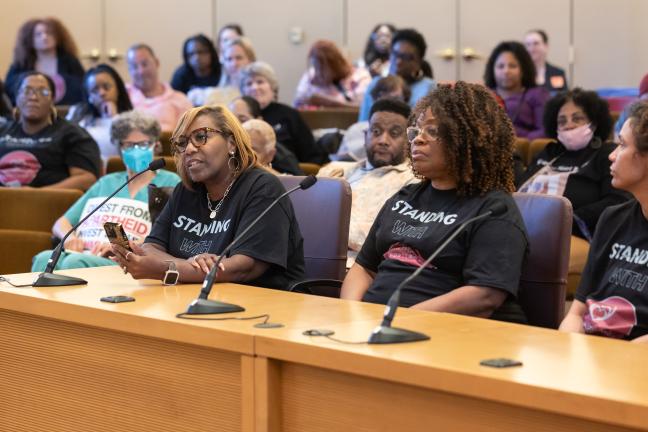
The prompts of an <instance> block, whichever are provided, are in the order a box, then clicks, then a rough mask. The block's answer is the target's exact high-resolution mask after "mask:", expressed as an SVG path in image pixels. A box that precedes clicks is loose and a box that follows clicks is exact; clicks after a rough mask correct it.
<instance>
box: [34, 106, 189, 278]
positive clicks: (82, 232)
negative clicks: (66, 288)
mask: <svg viewBox="0 0 648 432" xmlns="http://www.w3.org/2000/svg"><path fill="white" fill-rule="evenodd" d="M110 136H111V139H112V141H113V142H114V143H115V145H116V146H118V148H119V152H120V155H121V157H122V160H123V161H124V165H126V171H121V172H116V173H112V174H108V175H106V176H103V177H101V178H100V179H99V181H98V182H97V183H95V184H94V186H92V187H91V188H90V189H89V190H88V191H87V192H86V193H85V194H84V195H83V196H82V197H81V198H79V200H78V201H77V202H76V203H74V204H73V205H72V207H70V209H68V211H67V212H65V214H64V215H63V216H61V217H60V218H59V219H58V220H57V221H56V222H55V223H54V227H53V228H52V232H53V234H54V236H56V237H58V238H62V237H63V236H64V235H65V234H66V233H67V232H68V231H69V230H71V229H72V227H73V226H74V225H75V224H76V223H77V222H78V221H80V220H81V219H82V218H83V217H84V216H85V215H86V214H87V213H89V212H90V211H91V210H92V209H94V208H95V207H96V206H97V205H99V204H100V203H101V201H103V200H104V199H105V198H106V197H107V196H108V195H110V194H111V193H113V192H114V191H115V190H116V189H118V188H119V187H120V186H121V185H122V184H124V183H125V182H126V180H128V179H129V178H131V177H132V176H134V175H135V174H136V173H138V172H139V171H142V170H144V169H146V168H147V167H148V165H149V164H150V163H151V161H153V154H154V150H155V147H156V146H159V145H160V144H159V137H160V124H159V123H158V122H157V120H155V119H154V118H153V117H151V116H148V115H145V114H142V113H140V112H137V111H128V112H125V113H123V114H119V115H118V116H116V117H115V118H114V119H113V122H112V125H111V130H110ZM179 182H180V177H178V175H177V174H175V173H172V172H169V171H165V170H160V171H157V172H152V171H149V172H146V173H144V174H142V175H141V176H139V177H137V178H136V179H135V180H133V181H132V182H131V183H129V185H128V186H127V187H125V188H124V189H122V190H121V191H120V192H119V193H118V194H117V195H115V197H114V198H113V199H111V200H110V201H108V202H107V203H106V204H105V205H104V206H103V207H102V208H101V209H99V210H98V211H97V213H95V214H94V215H93V216H92V217H91V218H90V219H88V220H87V221H86V222H85V223H84V224H83V225H81V227H79V229H78V230H77V231H76V232H75V233H73V234H72V235H70V236H69V237H68V239H67V240H66V242H65V245H64V247H65V252H63V253H62V254H61V258H60V259H59V262H58V264H57V267H56V268H57V269H71V268H81V267H99V266H107V265H115V262H114V261H111V260H110V259H108V257H110V256H111V255H112V250H111V248H110V243H109V242H108V239H107V238H106V235H105V231H104V223H105V222H117V223H120V224H121V226H122V227H123V228H124V230H125V231H126V234H127V235H128V236H129V237H130V238H131V239H132V240H134V241H135V242H141V241H142V240H143V239H144V238H145V237H146V236H147V235H148V234H149V233H150V231H151V217H150V214H149V211H148V185H149V184H150V183H154V184H155V185H157V186H159V187H163V186H169V187H172V186H175V185H176V184H178V183H179ZM51 254H52V251H51V250H47V251H43V252H41V253H39V254H38V255H36V256H35V257H34V261H33V264H32V271H43V270H44V269H45V267H46V265H47V260H48V259H49V257H50V256H51Z"/></svg>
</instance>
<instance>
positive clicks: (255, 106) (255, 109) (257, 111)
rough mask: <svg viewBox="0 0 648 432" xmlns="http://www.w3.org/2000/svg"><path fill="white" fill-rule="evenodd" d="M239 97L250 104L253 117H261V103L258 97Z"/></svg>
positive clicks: (249, 107)
mask: <svg viewBox="0 0 648 432" xmlns="http://www.w3.org/2000/svg"><path fill="white" fill-rule="evenodd" d="M238 99H241V100H242V101H243V102H245V104H246V105H247V106H248V109H249V110H250V114H251V115H252V118H260V117H261V105H259V102H258V101H257V100H256V99H254V98H253V97H252V96H241V97H240V98H238Z"/></svg>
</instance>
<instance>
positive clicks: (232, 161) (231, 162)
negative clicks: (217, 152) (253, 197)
mask: <svg viewBox="0 0 648 432" xmlns="http://www.w3.org/2000/svg"><path fill="white" fill-rule="evenodd" d="M234 155H235V153H234V152H233V151H232V152H230V157H229V159H227V168H229V169H230V171H234V175H236V173H238V170H239V169H240V168H241V162H239V160H238V159H236V158H235V157H234ZM232 165H234V167H232Z"/></svg>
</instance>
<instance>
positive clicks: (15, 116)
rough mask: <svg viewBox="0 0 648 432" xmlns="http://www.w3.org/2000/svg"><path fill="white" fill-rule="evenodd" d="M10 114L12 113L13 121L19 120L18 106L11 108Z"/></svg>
mask: <svg viewBox="0 0 648 432" xmlns="http://www.w3.org/2000/svg"><path fill="white" fill-rule="evenodd" d="M11 114H12V115H13V119H14V120H15V121H19V120H20V108H18V107H15V108H14V109H13V112H12V113H11Z"/></svg>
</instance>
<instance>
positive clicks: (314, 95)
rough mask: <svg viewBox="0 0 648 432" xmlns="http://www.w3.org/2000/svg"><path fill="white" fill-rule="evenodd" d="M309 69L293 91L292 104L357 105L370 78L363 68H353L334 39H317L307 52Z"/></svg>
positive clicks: (303, 105) (297, 105)
mask: <svg viewBox="0 0 648 432" xmlns="http://www.w3.org/2000/svg"><path fill="white" fill-rule="evenodd" d="M308 62H309V67H308V70H307V71H306V72H305V73H304V75H303V76H302V78H301V80H300V81H299V85H298V86H297V93H296V95H295V103H294V105H295V107H296V108H303V107H306V106H315V107H320V106H326V107H358V106H359V105H360V102H361V101H362V98H363V96H364V92H365V90H366V88H367V85H369V82H370V81H371V75H369V72H367V70H366V69H364V68H354V67H353V66H352V65H351V63H350V62H349V61H348V60H347V59H346V58H345V57H344V55H342V52H340V49H339V48H338V47H337V46H336V45H335V43H334V42H332V41H328V40H319V41H316V42H315V43H314V44H313V46H312V47H311V49H310V51H309V53H308Z"/></svg>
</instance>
